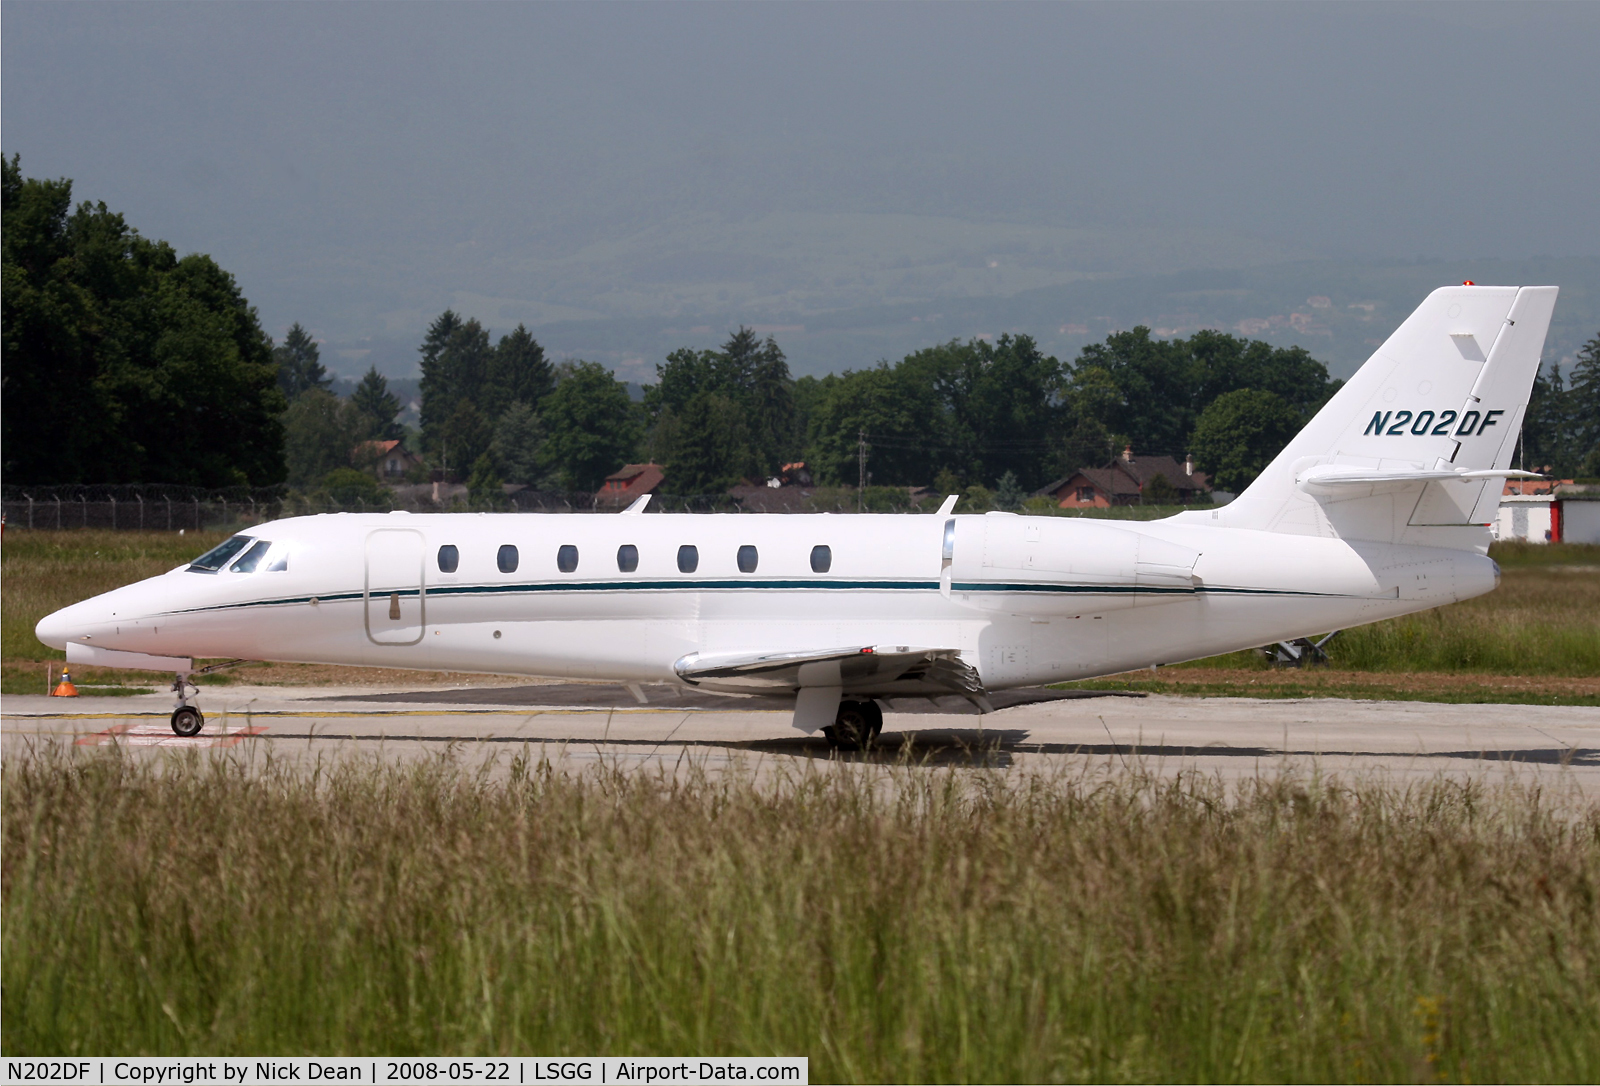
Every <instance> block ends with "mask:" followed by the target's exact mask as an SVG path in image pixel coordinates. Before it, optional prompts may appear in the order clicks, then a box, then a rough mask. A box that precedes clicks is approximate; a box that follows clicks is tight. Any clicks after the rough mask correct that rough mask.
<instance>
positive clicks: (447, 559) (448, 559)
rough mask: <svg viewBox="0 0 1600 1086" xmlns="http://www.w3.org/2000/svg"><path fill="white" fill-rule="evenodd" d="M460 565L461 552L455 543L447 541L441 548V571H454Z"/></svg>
mask: <svg viewBox="0 0 1600 1086" xmlns="http://www.w3.org/2000/svg"><path fill="white" fill-rule="evenodd" d="M460 566H461V552H460V551H458V550H456V548H455V545H454V544H452V543H446V544H445V545H444V546H442V547H440V548H439V572H440V573H454V572H455V571H456V570H457V569H458V568H460ZM512 568H513V569H514V568H516V567H514V566H513V567H512Z"/></svg>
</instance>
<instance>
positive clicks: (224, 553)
mask: <svg viewBox="0 0 1600 1086" xmlns="http://www.w3.org/2000/svg"><path fill="white" fill-rule="evenodd" d="M253 542H255V539H254V537H252V536H248V535H236V536H234V537H233V538H231V539H225V540H223V541H222V542H221V543H218V544H217V545H216V546H215V547H212V548H211V549H210V550H208V551H206V553H204V554H202V555H201V556H200V557H199V558H196V559H195V560H194V561H193V562H190V563H189V572H190V573H215V572H216V571H217V570H219V569H221V568H222V567H223V566H225V565H227V564H228V560H229V559H231V558H232V557H233V556H234V555H236V554H238V553H239V552H240V551H242V550H244V549H245V548H246V547H248V546H249V545H250V544H251V543H253Z"/></svg>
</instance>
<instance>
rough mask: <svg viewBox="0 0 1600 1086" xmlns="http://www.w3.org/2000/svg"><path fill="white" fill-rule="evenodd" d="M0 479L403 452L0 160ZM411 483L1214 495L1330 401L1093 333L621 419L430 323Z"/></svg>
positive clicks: (1315, 369) (132, 245)
mask: <svg viewBox="0 0 1600 1086" xmlns="http://www.w3.org/2000/svg"><path fill="white" fill-rule="evenodd" d="M3 166H4V175H3V185H0V189H3V234H4V238H3V256H4V292H3V304H4V313H3V335H4V351H5V370H4V428H5V441H4V472H5V478H6V480H7V481H8V482H17V483H61V482H172V483H184V484H190V485H199V486H224V485H237V484H248V485H257V486H260V485H270V484H273V483H278V482H281V481H283V480H285V479H287V480H288V481H289V482H290V483H291V484H293V485H295V486H298V487H302V488H307V487H315V486H318V485H323V484H324V483H325V481H326V480H327V478H328V477H329V475H330V474H331V473H335V472H346V473H350V472H358V471H360V470H361V469H363V468H365V467H367V465H366V464H364V463H362V457H363V450H366V451H367V453H368V454H371V453H372V451H373V446H372V445H371V444H370V443H371V442H375V441H381V440H386V439H393V438H398V437H401V436H403V435H404V431H403V428H402V427H401V426H400V423H399V422H398V419H397V416H398V415H399V411H400V406H401V405H400V404H399V402H398V400H397V399H396V398H395V397H394V395H393V394H392V393H391V392H390V391H389V389H388V387H387V383H386V381H385V380H384V378H383V377H382V376H381V375H380V374H378V373H377V371H376V370H375V369H373V370H369V371H368V373H367V374H366V375H365V377H364V378H363V379H362V380H361V382H360V383H359V385H357V387H356V388H355V390H354V392H353V393H352V394H351V395H350V396H348V397H340V396H337V395H336V394H335V393H334V392H333V391H332V387H331V386H332V381H331V379H330V377H329V375H328V373H327V371H326V368H325V367H324V366H323V365H322V363H321V360H320V358H319V356H318V351H317V345H316V342H315V341H314V339H313V338H312V337H311V335H310V334H309V333H308V332H307V331H306V330H305V329H304V328H302V327H300V326H299V325H295V326H294V327H293V328H291V329H290V330H289V332H288V334H287V335H286V336H285V338H284V341H283V343H282V344H274V343H273V341H272V340H271V338H270V337H268V336H267V335H266V333H265V332H264V331H263V330H262V328H261V326H260V323H259V321H258V319H257V316H256V313H255V310H254V309H253V308H251V307H250V305H249V303H248V302H247V301H246V300H245V298H244V296H243V295H242V294H241V292H240V291H239V288H238V285H237V284H236V283H235V281H234V279H233V277H232V276H231V275H229V274H228V273H227V272H225V271H224V270H222V269H221V268H220V267H218V266H217V265H216V263H215V262H214V261H212V260H211V259H210V258H209V257H206V256H203V255H198V254H196V255H190V256H186V257H182V258H179V257H178V256H177V254H176V253H175V252H174V251H173V249H172V247H171V246H169V245H167V244H166V243H165V242H161V241H150V240H147V239H145V238H143V237H142V236H140V235H139V233H138V232H137V231H136V230H134V229H133V228H132V227H130V226H129V225H128V224H127V223H126V222H125V221H124V220H123V218H122V216H120V215H117V214H115V213H113V212H111V211H109V210H108V209H107V208H106V207H105V205H104V204H88V203H84V204H80V205H79V206H78V207H76V208H74V207H73V206H72V201H71V193H72V186H71V182H70V181H67V180H65V179H61V180H56V181H48V180H47V181H41V180H36V179H25V178H23V177H22V174H21V170H20V166H19V163H18V159H17V158H16V157H15V156H13V157H12V158H11V159H9V160H6V161H3ZM420 353H421V368H422V386H421V398H422V404H421V409H422V414H421V432H420V434H418V435H417V438H418V440H417V443H416V444H417V446H418V448H419V449H420V451H421V452H422V453H423V454H424V455H425V456H426V457H427V459H428V461H429V466H430V468H431V469H437V470H440V471H443V472H446V473H448V474H449V475H451V476H453V477H457V478H460V477H470V479H471V482H472V486H473V488H474V489H475V490H478V491H480V492H484V493H493V492H494V491H495V490H496V489H497V488H498V484H499V483H500V482H502V481H505V482H514V483H525V484H531V485H535V486H541V487H562V488H567V489H575V490H590V489H594V488H596V487H597V486H598V485H599V483H600V481H601V480H602V479H603V478H604V476H605V475H606V474H607V473H609V472H611V471H613V470H615V469H616V468H617V467H619V466H621V465H622V464H623V463H624V462H627V461H629V460H633V459H636V458H643V457H649V458H652V459H655V460H657V461H659V462H661V463H662V464H664V465H665V467H666V469H667V475H668V480H669V482H668V486H669V487H670V488H671V489H672V490H674V491H677V492H679V493H710V492H716V491H720V490H722V489H724V488H725V487H727V486H728V485H730V484H732V483H736V482H738V481H740V480H750V481H759V480H762V479H764V478H766V477H768V476H771V475H773V474H775V473H777V472H778V471H779V470H780V469H781V468H782V467H783V465H784V464H786V463H789V462H792V461H796V460H804V461H806V462H807V463H808V464H809V466H810V468H811V471H812V473H813V475H814V476H815V477H816V478H817V479H818V481H819V482H821V483H823V484H839V483H845V484H850V483H855V482H857V481H858V480H859V478H860V471H861V469H862V465H863V461H864V463H865V467H866V471H867V472H868V474H869V476H870V482H872V483H875V484H878V485H891V486H898V485H922V484H933V483H936V484H937V485H939V486H941V487H948V488H952V489H955V488H965V487H967V486H969V485H985V486H990V485H998V484H999V483H1000V482H1001V481H1002V480H1009V481H1008V482H1007V483H1006V486H1007V487H1008V488H1010V489H1011V490H1015V489H1017V488H1019V487H1020V488H1022V489H1024V490H1027V489H1033V488H1036V487H1039V486H1042V485H1044V484H1045V483H1047V482H1049V481H1050V480H1051V479H1053V478H1056V477H1059V476H1062V475H1065V474H1067V473H1069V472H1071V471H1073V470H1075V469H1077V468H1079V467H1083V466H1089V465H1095V464H1101V463H1104V462H1106V461H1108V460H1109V459H1111V458H1112V457H1113V456H1114V455H1115V453H1116V451H1117V450H1118V449H1119V448H1120V447H1121V446H1122V445H1123V444H1132V445H1133V446H1134V447H1135V448H1136V449H1138V450H1139V451H1141V452H1144V453H1168V454H1171V455H1174V456H1178V457H1181V456H1182V455H1183V454H1185V453H1192V454H1193V455H1194V457H1195V460H1196V462H1197V463H1198V464H1199V466H1200V467H1201V468H1202V469H1204V470H1206V471H1208V472H1210V473H1211V474H1212V477H1213V479H1214V480H1215V481H1216V483H1217V484H1218V485H1219V486H1221V487H1222V488H1224V489H1229V490H1238V489H1241V488H1242V487H1243V486H1245V485H1247V484H1248V483H1249V481H1250V480H1251V479H1252V478H1253V477H1254V475H1255V474H1256V473H1257V472H1258V471H1259V470H1260V469H1261V467H1262V466H1264V465H1265V463H1266V462H1267V461H1268V460H1269V459H1270V458H1271V457H1272V456H1273V455H1275V454H1276V452H1277V450H1278V449H1280V448H1281V447H1282V445H1283V444H1284V442H1286V441H1287V440H1288V439H1289V437H1290V436H1292V435H1293V433H1294V432H1295V431H1296V430H1297V429H1298V428H1299V427H1300V426H1301V425H1303V424H1304V422H1305V420H1306V419H1307V418H1309V416H1310V415H1311V414H1312V413H1313V412H1315V411H1316V409H1317V408H1318V407H1319V406H1321V404H1323V403H1324V402H1326V400H1327V399H1328V397H1329V396H1330V395H1332V393H1333V392H1334V391H1335V389H1336V388H1337V387H1338V382H1335V381H1332V380H1330V379H1329V377H1328V373H1327V370H1326V368H1325V367H1324V366H1323V365H1322V364H1321V363H1319V362H1317V361H1316V360H1314V359H1313V358H1312V357H1311V356H1310V355H1309V354H1308V353H1307V352H1306V351H1304V350H1302V349H1299V348H1289V349H1284V348H1277V347H1273V346H1270V345H1269V344H1266V343H1261V342H1256V341H1249V340H1244V339H1240V338H1238V337H1235V336H1231V335H1227V334H1224V333H1221V332H1213V331H1202V332H1199V333H1197V334H1195V335H1194V336H1191V337H1189V338H1187V339H1165V340H1164V339H1159V338H1156V337H1154V336H1152V334H1151V332H1150V330H1149V329H1147V328H1143V327H1140V328H1135V329H1133V330H1132V331H1128V332H1119V333H1116V334H1114V335H1112V336H1109V337H1107V339H1106V340H1105V341H1104V342H1103V343H1097V344H1092V345H1090V346H1088V347H1086V348H1084V349H1083V351H1082V352H1081V353H1080V355H1079V357H1078V358H1077V359H1076V360H1075V361H1072V362H1061V361H1059V360H1057V359H1056V358H1053V357H1050V356H1047V355H1045V354H1043V353H1042V352H1041V351H1040V350H1039V349H1038V346H1037V345H1036V344H1035V343H1034V341H1033V340H1032V339H1030V338H1029V337H1027V336H1020V335H1019V336H1002V337H1000V338H999V339H998V340H996V341H993V342H990V341H988V340H970V341H967V342H960V341H951V342H948V343H944V344H940V345H938V346H934V347H930V348H927V349H926V350H922V351H917V352H915V353H913V354H910V355H907V356H906V357H905V358H903V359H901V360H900V361H898V362H895V363H890V362H887V361H885V362H880V363H879V364H878V365H876V366H873V367H870V368H866V369H861V370H855V371H846V372H845V373H842V374H836V375H829V376H826V377H821V378H816V377H802V378H800V379H798V380H796V379H795V378H794V377H793V376H792V375H791V373H790V372H789V367H788V364H787V362H786V360H785V358H784V354H783V351H782V350H781V349H780V348H779V346H778V344H777V343H776V342H775V341H774V340H773V339H771V338H770V337H769V338H766V339H762V338H760V337H759V336H757V335H756V334H755V333H754V332H752V331H750V330H749V329H745V328H741V329H739V331H738V332H736V333H735V334H733V335H732V336H731V337H730V338H729V339H728V341H727V342H726V343H724V344H723V345H722V347H721V348H720V349H719V350H715V351H706V350H702V351H693V350H687V349H685V350H679V351H675V352H673V353H672V354H671V355H669V356H668V357H667V358H666V360H665V361H663V362H662V363H660V364H659V365H658V366H657V367H656V374H657V379H656V381H655V383H654V384H652V385H650V386H647V387H646V388H645V389H644V394H643V397H642V401H639V400H635V399H633V398H631V397H630V396H629V392H628V388H627V386H626V385H624V384H623V383H622V382H620V381H618V380H617V379H616V378H615V377H614V376H613V375H612V374H611V373H610V372H609V371H608V370H606V369H605V368H604V367H603V366H600V365H598V364H595V363H591V362H579V361H573V362H563V363H561V364H559V365H552V364H551V362H550V361H549V359H548V358H547V357H546V356H545V352H544V349H543V348H542V347H541V346H540V345H539V343H538V342H537V341H536V340H535V339H534V338H533V336H532V335H531V334H530V333H529V332H528V330H527V329H526V328H524V327H522V326H520V325H519V326H518V327H517V328H516V329H515V330H513V331H512V332H511V333H510V334H508V335H504V336H501V337H500V338H499V339H498V340H494V339H493V338H492V337H491V335H490V332H489V330H488V329H486V328H484V327H482V326H481V325H480V324H479V323H478V322H477V321H476V320H468V319H463V318H462V317H461V316H460V315H458V314H456V313H454V312H451V311H446V312H445V313H443V314H441V315H440V316H439V318H438V319H437V320H435V321H434V322H433V323H432V325H430V327H429V328H428V331H427V334H426V336H425V337H424V339H423V342H422V344H421V346H420ZM1523 460H1524V463H1526V464H1527V465H1528V466H1530V467H1534V466H1537V467H1545V466H1549V467H1550V468H1551V469H1552V470H1553V471H1554V472H1556V473H1557V474H1562V475H1573V474H1581V475H1595V474H1600V337H1597V338H1596V339H1595V340H1591V341H1590V342H1589V343H1588V344H1587V345H1586V346H1585V349H1584V352H1583V353H1582V354H1581V355H1580V357H1579V360H1578V362H1577V364H1576V365H1575V366H1574V367H1573V369H1572V371H1571V373H1570V374H1569V375H1568V377H1567V378H1566V379H1565V380H1564V379H1563V376H1562V374H1561V372H1560V370H1559V368H1555V367H1552V368H1551V369H1549V370H1548V371H1546V372H1544V373H1542V374H1541V375H1540V377H1539V379H1538V380H1537V381H1536V383H1535V386H1534V392H1533V399H1532V403H1531V404H1530V408H1529V412H1528V419H1527V424H1526V427H1525V433H1524V451H1523Z"/></svg>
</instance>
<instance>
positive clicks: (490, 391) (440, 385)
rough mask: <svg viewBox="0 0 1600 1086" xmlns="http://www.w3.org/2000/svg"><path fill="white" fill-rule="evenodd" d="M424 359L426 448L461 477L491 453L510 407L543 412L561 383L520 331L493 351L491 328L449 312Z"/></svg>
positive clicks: (432, 333)
mask: <svg viewBox="0 0 1600 1086" xmlns="http://www.w3.org/2000/svg"><path fill="white" fill-rule="evenodd" d="M420 353H421V355H422V444H423V448H424V449H426V450H427V451H428V452H429V453H430V454H432V455H433V457H434V458H435V459H436V460H438V461H439V462H440V463H443V464H445V465H446V466H447V467H448V468H450V469H451V470H455V471H459V470H460V468H461V467H462V466H464V465H467V464H475V463H476V462H477V459H478V457H480V456H482V455H483V454H484V453H486V452H489V451H490V443H491V442H492V441H493V438H494V434H495V428H496V426H497V425H498V423H499V420H500V415H501V413H502V412H503V411H504V410H505V409H506V407H507V406H508V405H510V404H512V403H522V404H525V405H527V406H528V407H529V408H531V409H532V410H534V411H535V412H537V411H539V410H540V409H541V406H542V405H543V403H544V400H545V398H546V397H547V396H549V395H550V391H551V388H552V385H553V383H554V371H553V370H552V369H551V367H550V363H549V361H548V360H547V359H546V358H545V355H544V348H543V347H541V346H540V345H539V344H538V342H537V341H536V340H535V339H534V338H533V336H532V335H530V334H529V332H528V330H527V328H525V327H523V326H522V325H520V324H519V325H517V327H516V329H515V330H514V331H513V332H511V333H510V334H509V335H505V336H502V337H500V342H499V343H498V344H494V345H491V343H490V337H489V331H488V329H486V328H484V327H483V326H482V325H481V324H479V323H478V322H477V321H476V320H462V319H461V317H460V316H459V315H458V314H456V313H455V312H454V311H452V310H448V309H447V310H445V311H444V312H443V313H441V314H440V315H439V317H438V318H437V319H436V320H435V321H434V322H433V324H431V325H430V326H429V327H428V332H427V335H426V336H425V337H424V338H423V341H422V347H421V348H420Z"/></svg>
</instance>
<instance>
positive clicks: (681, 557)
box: [678, 543, 700, 573]
mask: <svg viewBox="0 0 1600 1086" xmlns="http://www.w3.org/2000/svg"><path fill="white" fill-rule="evenodd" d="M699 568H700V551H699V549H698V548H697V547H695V546H693V545H692V544H689V543H685V544H684V545H683V546H681V547H679V548H678V572H679V573H693V572H694V571H695V570H697V569H699Z"/></svg>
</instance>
